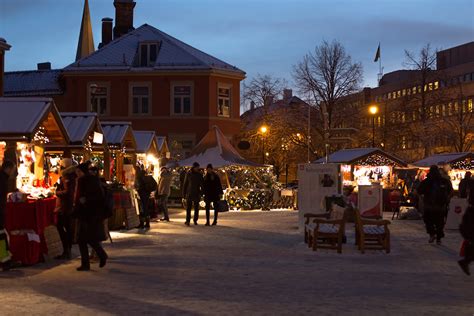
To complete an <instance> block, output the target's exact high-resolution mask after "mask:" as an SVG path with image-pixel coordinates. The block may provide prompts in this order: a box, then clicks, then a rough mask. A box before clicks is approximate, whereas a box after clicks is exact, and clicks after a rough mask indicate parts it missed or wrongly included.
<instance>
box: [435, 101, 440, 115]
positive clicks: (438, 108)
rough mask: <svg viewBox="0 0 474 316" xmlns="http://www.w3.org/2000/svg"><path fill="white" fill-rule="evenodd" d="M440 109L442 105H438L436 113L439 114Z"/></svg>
mask: <svg viewBox="0 0 474 316" xmlns="http://www.w3.org/2000/svg"><path fill="white" fill-rule="evenodd" d="M439 111H440V105H439V104H438V105H436V114H437V115H439Z"/></svg>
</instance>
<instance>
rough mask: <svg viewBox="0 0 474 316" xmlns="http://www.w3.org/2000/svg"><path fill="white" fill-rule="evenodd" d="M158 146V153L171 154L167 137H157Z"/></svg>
mask: <svg viewBox="0 0 474 316" xmlns="http://www.w3.org/2000/svg"><path fill="white" fill-rule="evenodd" d="M156 145H157V146H158V151H159V152H160V153H161V154H163V153H167V152H169V151H170V150H169V148H168V142H167V141H166V136H156Z"/></svg>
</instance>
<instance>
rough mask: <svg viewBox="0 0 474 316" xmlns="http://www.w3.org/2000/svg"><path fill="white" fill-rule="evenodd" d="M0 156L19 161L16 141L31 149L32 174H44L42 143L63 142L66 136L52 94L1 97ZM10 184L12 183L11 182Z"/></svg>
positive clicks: (50, 144)
mask: <svg viewBox="0 0 474 316" xmlns="http://www.w3.org/2000/svg"><path fill="white" fill-rule="evenodd" d="M0 113H2V115H0V142H3V144H2V147H3V149H2V148H0V153H1V155H0V160H2V161H3V160H4V159H9V160H11V161H13V162H15V163H17V162H18V160H19V159H18V157H19V149H18V143H24V144H30V145H32V146H33V150H34V155H35V159H34V176H35V179H37V180H42V179H43V178H44V169H43V165H44V148H45V146H66V145H67V144H69V136H68V133H67V131H66V128H65V127H64V125H63V121H62V120H61V117H60V115H59V112H58V110H57V108H56V106H55V104H54V101H53V99H51V98H36V97H35V98H33V97H32V98H6V97H2V98H0ZM12 186H13V187H14V186H15V185H14V184H13V182H12Z"/></svg>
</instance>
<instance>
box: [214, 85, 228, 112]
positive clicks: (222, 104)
mask: <svg viewBox="0 0 474 316" xmlns="http://www.w3.org/2000/svg"><path fill="white" fill-rule="evenodd" d="M217 90H218V96H217V116H222V117H230V108H231V88H230V86H219V88H218V89H217Z"/></svg>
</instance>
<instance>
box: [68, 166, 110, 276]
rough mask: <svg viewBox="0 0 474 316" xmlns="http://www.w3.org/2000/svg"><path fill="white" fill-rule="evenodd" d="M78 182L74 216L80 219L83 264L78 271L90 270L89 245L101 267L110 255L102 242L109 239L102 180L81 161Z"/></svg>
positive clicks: (79, 230) (80, 245)
mask: <svg viewBox="0 0 474 316" xmlns="http://www.w3.org/2000/svg"><path fill="white" fill-rule="evenodd" d="M76 175H77V184H76V192H75V194H74V213H73V215H74V217H76V218H77V219H78V222H79V229H78V244H79V250H80V252H81V266H80V267H78V268H77V271H89V270H90V262H89V249H88V245H89V246H91V247H92V249H93V250H94V251H95V252H96V254H97V255H98V256H99V260H100V262H99V267H100V268H103V267H104V266H105V265H106V263H107V259H108V255H107V253H106V252H105V250H104V249H103V248H102V245H101V244H100V243H101V242H102V241H104V240H107V236H106V235H105V231H104V218H105V196H104V193H103V190H102V188H101V184H100V180H99V178H97V177H96V176H93V175H91V174H90V173H89V165H88V164H87V163H81V164H80V165H78V166H77V168H76Z"/></svg>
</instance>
